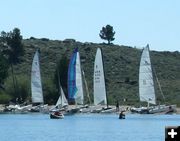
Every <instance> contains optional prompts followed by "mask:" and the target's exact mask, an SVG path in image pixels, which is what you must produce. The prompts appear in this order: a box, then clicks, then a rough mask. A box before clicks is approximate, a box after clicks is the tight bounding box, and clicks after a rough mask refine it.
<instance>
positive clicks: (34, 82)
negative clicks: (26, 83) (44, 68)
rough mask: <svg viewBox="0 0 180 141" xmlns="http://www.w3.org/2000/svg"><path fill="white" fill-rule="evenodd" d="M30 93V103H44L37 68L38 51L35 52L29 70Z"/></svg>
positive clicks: (38, 69) (38, 67)
mask: <svg viewBox="0 0 180 141" xmlns="http://www.w3.org/2000/svg"><path fill="white" fill-rule="evenodd" d="M31 93H32V103H44V100H43V92H42V84H41V74H40V66H39V51H38V50H37V51H36V53H35V55H34V58H33V63H32V70H31Z"/></svg>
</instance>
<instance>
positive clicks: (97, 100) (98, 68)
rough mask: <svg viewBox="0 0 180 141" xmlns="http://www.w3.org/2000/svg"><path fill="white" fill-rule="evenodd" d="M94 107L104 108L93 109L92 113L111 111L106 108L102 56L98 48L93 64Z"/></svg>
mask: <svg viewBox="0 0 180 141" xmlns="http://www.w3.org/2000/svg"><path fill="white" fill-rule="evenodd" d="M93 81H94V83H93V88H94V105H95V106H96V107H97V106H106V107H103V108H100V109H95V110H94V111H93V112H105V111H107V110H108V111H109V112H110V111H111V108H110V107H109V106H108V101H107V92H106V86H105V78H104V66H103V56H102V51H101V49H100V48H97V52H96V57H95V62H94V80H93Z"/></svg>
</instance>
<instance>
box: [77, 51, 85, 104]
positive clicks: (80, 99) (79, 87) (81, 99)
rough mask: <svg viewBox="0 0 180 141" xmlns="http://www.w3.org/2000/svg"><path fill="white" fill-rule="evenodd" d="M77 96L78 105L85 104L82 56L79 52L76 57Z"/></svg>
mask: <svg viewBox="0 0 180 141" xmlns="http://www.w3.org/2000/svg"><path fill="white" fill-rule="evenodd" d="M75 73H76V89H77V92H76V95H75V101H76V104H83V102H84V94H83V83H82V73H81V63H80V55H79V52H77V56H76V70H75Z"/></svg>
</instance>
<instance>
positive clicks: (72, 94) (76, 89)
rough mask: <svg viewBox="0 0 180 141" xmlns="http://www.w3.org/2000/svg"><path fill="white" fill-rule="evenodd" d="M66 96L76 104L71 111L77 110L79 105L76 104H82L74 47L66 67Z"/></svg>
mask: <svg viewBox="0 0 180 141" xmlns="http://www.w3.org/2000/svg"><path fill="white" fill-rule="evenodd" d="M68 98H69V101H70V102H75V105H76V108H74V109H71V112H77V111H79V110H80V107H78V105H83V104H84V94H83V83H82V72H81V63H80V55H79V52H78V48H75V49H74V51H73V54H72V56H71V59H70V63H69V67H68Z"/></svg>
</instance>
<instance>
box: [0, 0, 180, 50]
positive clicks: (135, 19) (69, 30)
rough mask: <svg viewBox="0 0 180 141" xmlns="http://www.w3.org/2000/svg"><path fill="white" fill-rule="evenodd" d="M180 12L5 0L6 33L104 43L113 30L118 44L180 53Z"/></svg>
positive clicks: (151, 3) (138, 1) (126, 0)
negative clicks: (106, 30) (16, 30)
mask: <svg viewBox="0 0 180 141" xmlns="http://www.w3.org/2000/svg"><path fill="white" fill-rule="evenodd" d="M179 6H180V1H179V0H0V13H1V14H0V31H5V32H9V31H12V30H13V29H14V28H15V27H17V28H19V29H20V31H21V35H22V36H23V38H24V39H27V38H30V37H35V38H49V39H52V40H64V39H67V38H68V39H69V38H72V39H75V40H76V41H80V42H94V43H102V42H106V41H105V40H102V39H101V38H100V37H99V33H100V30H101V29H102V27H104V26H106V25H107V24H109V25H111V26H113V29H114V31H115V32H116V33H115V40H114V41H113V43H114V44H117V45H127V46H132V47H137V48H143V47H144V46H146V45H147V44H149V45H150V49H151V50H156V51H180V8H179Z"/></svg>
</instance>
